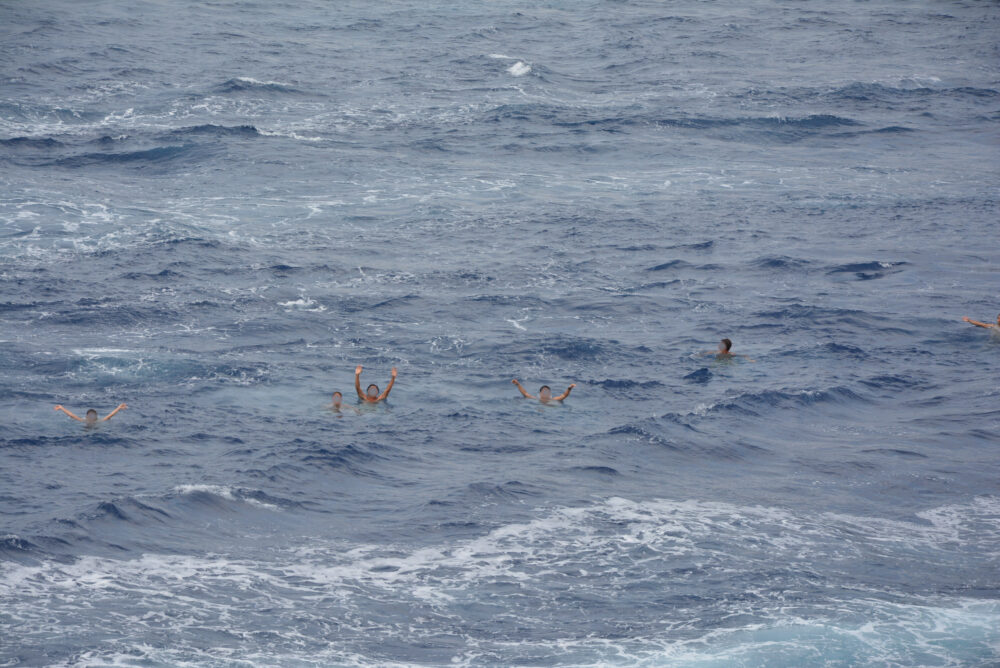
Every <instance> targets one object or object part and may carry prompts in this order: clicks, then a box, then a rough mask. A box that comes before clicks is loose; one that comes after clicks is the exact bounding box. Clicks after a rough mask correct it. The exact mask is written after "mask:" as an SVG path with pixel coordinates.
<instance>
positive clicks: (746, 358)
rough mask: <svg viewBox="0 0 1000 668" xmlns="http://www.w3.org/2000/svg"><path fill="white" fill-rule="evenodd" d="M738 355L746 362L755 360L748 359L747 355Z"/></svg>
mask: <svg viewBox="0 0 1000 668" xmlns="http://www.w3.org/2000/svg"><path fill="white" fill-rule="evenodd" d="M736 354H737V355H740V354H739V353H736ZM740 357H742V358H743V359H745V360H746V361H747V362H755V361H756V360H752V359H750V356H749V355H740Z"/></svg>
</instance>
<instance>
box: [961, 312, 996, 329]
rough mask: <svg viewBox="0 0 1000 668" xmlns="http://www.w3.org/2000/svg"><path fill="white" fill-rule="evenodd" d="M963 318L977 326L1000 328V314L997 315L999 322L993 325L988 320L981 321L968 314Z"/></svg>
mask: <svg viewBox="0 0 1000 668" xmlns="http://www.w3.org/2000/svg"><path fill="white" fill-rule="evenodd" d="M962 320H964V321H965V322H967V323H969V324H970V325H975V326H976V327H985V328H986V329H997V330H1000V315H998V316H997V322H996V324H995V325H991V324H989V323H986V322H979V321H978V320H973V319H972V318H969V317H966V316H962Z"/></svg>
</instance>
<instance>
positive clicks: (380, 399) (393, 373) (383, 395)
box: [358, 367, 397, 401]
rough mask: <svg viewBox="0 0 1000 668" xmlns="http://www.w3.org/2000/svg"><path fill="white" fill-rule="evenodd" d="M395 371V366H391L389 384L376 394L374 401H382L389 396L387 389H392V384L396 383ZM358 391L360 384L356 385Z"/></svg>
mask: <svg viewBox="0 0 1000 668" xmlns="http://www.w3.org/2000/svg"><path fill="white" fill-rule="evenodd" d="M396 373H397V372H396V367H392V378H390V379H389V384H388V385H386V387H385V391H384V392H382V394H380V395H378V399H376V401H382V400H383V399H385V398H386V397H388V396H389V391H390V390H391V389H392V386H393V385H395V384H396ZM358 391H359V392H360V391H361V386H360V385H358Z"/></svg>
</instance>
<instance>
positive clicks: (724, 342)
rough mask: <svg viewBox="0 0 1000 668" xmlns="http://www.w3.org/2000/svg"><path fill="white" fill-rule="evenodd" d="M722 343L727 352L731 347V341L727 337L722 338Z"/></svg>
mask: <svg viewBox="0 0 1000 668" xmlns="http://www.w3.org/2000/svg"><path fill="white" fill-rule="evenodd" d="M722 345H724V346H725V347H726V352H727V353H728V352H729V349H730V348H732V347H733V342H732V341H730V340H729V339H722Z"/></svg>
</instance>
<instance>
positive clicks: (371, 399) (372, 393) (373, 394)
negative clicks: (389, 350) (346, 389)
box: [354, 364, 396, 404]
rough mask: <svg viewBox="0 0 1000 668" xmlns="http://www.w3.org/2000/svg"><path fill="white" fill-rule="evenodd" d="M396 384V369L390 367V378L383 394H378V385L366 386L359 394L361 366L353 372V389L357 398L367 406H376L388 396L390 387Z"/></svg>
mask: <svg viewBox="0 0 1000 668" xmlns="http://www.w3.org/2000/svg"><path fill="white" fill-rule="evenodd" d="M395 383H396V367H392V378H391V379H389V384H388V385H387V386H386V388H385V392H383V393H382V394H379V393H378V385H376V384H375V383H372V384H371V385H369V386H368V389H367V390H366V391H365V392H363V393H362V392H361V365H360V364H359V365H358V368H357V369H355V370H354V389H355V390H356V391H357V393H358V398H359V399H361V400H362V401H364V402H365V403H369V404H376V403H378V402H380V401H383V400H384V399H385V398H386V397H388V396H389V392H391V391H392V386H393V385H394V384H395Z"/></svg>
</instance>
